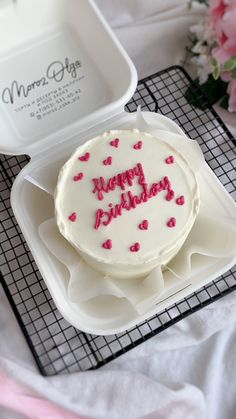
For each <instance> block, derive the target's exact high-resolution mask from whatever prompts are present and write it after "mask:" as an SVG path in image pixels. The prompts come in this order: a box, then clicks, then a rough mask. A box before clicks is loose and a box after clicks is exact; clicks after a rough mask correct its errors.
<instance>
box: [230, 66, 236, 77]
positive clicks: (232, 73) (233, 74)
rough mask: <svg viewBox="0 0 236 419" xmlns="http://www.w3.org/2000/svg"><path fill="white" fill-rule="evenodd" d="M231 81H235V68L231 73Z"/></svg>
mask: <svg viewBox="0 0 236 419" xmlns="http://www.w3.org/2000/svg"><path fill="white" fill-rule="evenodd" d="M231 75H232V77H233V79H236V68H234V69H233V70H232V72H231Z"/></svg>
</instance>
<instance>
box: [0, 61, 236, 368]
mask: <svg viewBox="0 0 236 419" xmlns="http://www.w3.org/2000/svg"><path fill="white" fill-rule="evenodd" d="M189 85H191V88H192V91H193V93H194V95H195V96H196V99H197V100H198V101H199V102H207V100H206V98H205V96H204V95H203V94H202V93H201V91H200V90H199V88H198V87H197V86H196V85H195V84H194V82H193V81H191V79H190V78H189V76H188V75H187V73H186V72H185V71H184V70H183V69H182V68H181V67H176V66H175V67H170V68H169V69H167V70H164V71H161V72H159V73H157V74H154V75H152V76H150V77H147V78H145V79H143V80H141V81H140V82H139V84H138V87H137V91H136V93H135V94H134V97H133V98H132V100H131V101H130V102H129V103H128V104H127V110H128V111H130V112H132V111H135V110H136V108H137V105H139V104H141V106H142V109H143V110H150V111H158V112H160V113H162V114H164V115H166V116H168V117H170V118H171V119H173V120H174V121H176V122H177V123H178V124H179V125H180V126H181V127H182V128H183V130H184V131H185V132H186V133H187V135H188V136H189V137H191V138H193V139H196V140H197V141H198V142H199V144H200V146H201V148H202V150H203V153H204V155H205V159H206V160H207V162H208V163H209V165H210V167H211V168H212V170H213V171H214V172H215V174H216V175H217V176H218V178H219V179H220V181H221V182H222V184H223V185H224V186H225V188H226V189H227V191H228V192H229V193H230V194H231V195H232V197H233V198H234V199H235V198H236V173H235V167H236V157H235V154H234V151H233V146H234V142H235V140H234V139H233V138H232V136H231V134H230V133H229V131H228V130H227V128H226V127H225V125H224V124H223V123H222V121H221V120H220V118H219V117H218V116H217V114H216V113H215V112H214V110H213V109H209V108H208V110H206V111H204V112H202V111H199V110H198V109H196V108H193V107H192V106H191V105H189V104H188V103H187V101H186V99H185V97H184V92H185V91H186V89H187V87H188V86H189ZM28 161H29V159H28V157H27V156H18V157H15V156H14V157H12V156H11V157H9V156H0V191H1V201H0V214H1V225H0V269H1V272H2V276H1V282H2V285H3V288H4V290H5V292H6V295H7V297H8V299H9V302H10V304H11V307H12V309H13V311H14V313H15V315H16V317H17V320H18V322H19V324H20V327H21V329H22V331H23V333H24V335H25V337H26V339H27V342H28V344H29V346H30V348H31V351H32V353H33V355H34V358H35V361H36V363H37V365H38V367H39V369H40V371H41V373H42V374H43V375H54V374H59V373H65V372H76V371H84V370H88V369H95V368H98V367H100V366H101V365H104V364H106V363H107V362H108V361H110V360H112V359H114V358H116V357H117V356H119V355H121V354H123V353H125V352H127V351H128V350H130V349H131V348H133V347H135V346H137V345H138V344H140V343H141V342H144V341H145V340H147V339H148V338H150V337H151V336H154V335H156V334H158V333H160V332H161V331H162V330H164V329H166V328H167V327H169V326H171V325H173V324H174V323H176V322H178V321H179V320H181V319H183V318H184V317H186V316H188V315H189V314H191V313H193V312H195V311H197V310H199V309H201V308H202V307H204V306H206V305H207V304H209V303H211V302H213V301H215V300H216V299H218V298H220V297H222V296H224V295H225V294H227V293H229V292H231V291H233V290H235V289H236V269H235V268H234V269H232V270H231V271H229V272H227V273H226V274H224V275H223V276H221V277H220V278H218V279H216V280H215V281H213V282H211V283H209V284H208V285H207V286H205V287H203V288H201V289H200V290H199V291H197V292H195V293H194V294H191V295H190V296H189V297H187V298H185V299H183V300H181V301H180V302H179V303H178V304H175V305H172V306H171V307H170V308H168V309H167V310H165V311H162V312H161V313H159V314H158V315H155V316H153V317H152V318H150V319H148V320H147V321H145V322H143V323H141V324H139V325H138V326H136V327H134V328H132V329H131V330H128V331H126V332H124V333H121V334H118V335H114V336H106V337H105V336H104V337H103V336H94V335H89V334H85V333H83V332H81V331H79V330H76V329H75V328H74V327H72V326H71V325H70V324H68V323H67V322H66V320H65V319H64V318H63V317H62V316H61V314H60V313H59V312H58V310H57V309H56V307H55V305H54V302H53V300H52V298H51V296H50V294H49V292H48V290H47V287H46V285H45V283H44V281H43V279H42V277H41V275H40V273H39V271H38V269H37V266H36V264H35V262H34V260H33V257H32V255H31V253H30V251H29V249H28V246H27V244H26V242H25V239H24V237H23V235H22V233H21V231H20V228H19V226H18V225H17V222H16V220H15V218H14V216H13V213H12V210H11V206H10V189H11V185H12V183H13V181H14V179H15V177H16V175H17V174H18V173H19V172H20V170H21V169H22V168H23V167H24V166H25V165H26V164H27V162H28Z"/></svg>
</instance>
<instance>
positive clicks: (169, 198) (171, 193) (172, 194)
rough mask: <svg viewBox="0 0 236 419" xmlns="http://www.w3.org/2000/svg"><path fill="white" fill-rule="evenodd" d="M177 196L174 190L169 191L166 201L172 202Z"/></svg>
mask: <svg viewBox="0 0 236 419" xmlns="http://www.w3.org/2000/svg"><path fill="white" fill-rule="evenodd" d="M174 196H175V193H174V191H172V189H169V190H168V192H167V195H166V200H167V201H171V200H172V199H173V198H174Z"/></svg>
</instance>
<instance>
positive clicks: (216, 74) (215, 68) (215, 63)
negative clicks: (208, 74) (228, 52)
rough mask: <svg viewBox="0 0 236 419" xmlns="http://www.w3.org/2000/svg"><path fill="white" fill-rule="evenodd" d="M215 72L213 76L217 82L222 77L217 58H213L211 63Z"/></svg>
mask: <svg viewBox="0 0 236 419" xmlns="http://www.w3.org/2000/svg"><path fill="white" fill-rule="evenodd" d="M211 64H212V67H213V70H212V76H213V79H214V80H217V79H218V78H219V77H220V63H219V61H217V60H216V59H215V58H212V61H211Z"/></svg>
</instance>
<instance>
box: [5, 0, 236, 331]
mask: <svg viewBox="0 0 236 419" xmlns="http://www.w3.org/2000/svg"><path fill="white" fill-rule="evenodd" d="M136 85H137V74H136V70H135V68H134V66H133V64H132V62H131V61H130V59H129V57H128V56H127V54H126V53H125V51H124V50H123V48H122V47H121V46H120V44H119V43H118V41H117V40H116V38H115V37H114V35H113V33H112V32H111V31H110V29H109V27H108V26H107V24H106V22H105V21H104V19H103V18H102V16H101V14H100V12H99V11H98V10H97V8H96V7H95V5H94V3H93V2H92V1H91V0H70V1H68V0H67V1H66V0H40V1H38V0H18V1H17V3H15V2H14V3H12V2H11V1H3V2H0V151H1V152H2V153H5V154H28V155H29V156H30V158H31V161H30V163H29V164H28V165H27V166H26V167H25V168H24V169H23V170H22V171H21V173H20V174H19V175H18V177H17V179H16V180H15V182H14V185H13V189H12V195H11V202H12V207H13V210H14V213H15V216H16V218H17V221H18V223H19V225H20V227H21V229H22V232H23V234H24V236H25V238H26V240H27V243H28V245H29V248H30V250H31V252H32V254H33V256H34V258H35V261H36V263H37V265H38V267H39V270H40V271H41V273H42V276H43V278H44V280H45V282H46V284H47V286H48V289H49V291H50V293H51V295H52V297H53V299H54V301H55V303H56V305H57V307H58V309H59V310H60V312H61V313H62V315H63V316H64V317H65V318H66V319H67V320H68V321H69V322H70V323H72V324H73V325H74V326H75V327H77V328H79V329H81V330H84V331H87V332H90V333H95V334H104V335H105V334H112V333H116V332H119V331H122V330H125V329H127V328H128V327H131V326H133V325H135V324H137V323H139V322H141V321H143V320H145V318H148V317H150V316H151V315H153V314H155V313H157V312H159V311H161V310H162V309H164V308H166V307H167V306H168V305H170V304H172V303H173V302H176V301H177V300H178V299H180V298H182V297H183V296H185V295H187V294H189V293H191V292H193V291H194V290H196V289H197V288H199V287H200V286H202V285H203V284H205V283H207V282H209V281H210V280H211V279H214V278H215V277H217V276H218V275H219V274H220V273H223V272H224V271H226V270H227V269H228V268H229V267H230V266H232V264H233V262H234V260H233V259H232V257H231V258H228V259H227V258H225V259H224V260H223V261H222V260H220V261H214V263H213V262H211V263H208V264H207V265H204V266H196V269H195V271H194V272H193V274H192V277H191V279H190V280H189V281H188V283H183V282H179V283H177V284H176V283H175V282H173V278H171V275H169V274H168V275H167V277H166V278H165V280H166V289H165V292H164V294H163V295H162V296H161V299H160V301H157V302H156V305H155V306H154V307H152V308H151V309H150V311H149V312H148V313H145V315H143V316H138V315H137V312H136V311H135V310H134V309H133V308H132V307H131V306H130V305H129V304H128V303H127V301H125V300H124V299H116V298H114V297H107V296H104V297H99V298H98V299H97V301H96V303H95V304H94V302H93V301H92V300H91V301H88V302H86V303H80V304H75V303H72V302H71V301H69V300H68V297H67V291H66V290H67V284H68V278H69V276H68V270H67V269H66V267H65V266H64V265H62V264H61V263H60V262H59V261H58V260H57V259H56V258H55V257H54V256H53V255H52V254H50V253H49V252H48V250H47V249H46V247H45V246H44V244H43V242H42V241H41V240H40V237H39V233H38V228H39V225H40V224H41V223H42V222H43V221H46V220H47V219H49V218H51V217H52V215H53V213H54V208H53V200H52V198H51V196H50V195H49V194H48V193H46V192H44V191H42V189H40V188H38V187H37V186H35V185H36V184H37V179H40V184H44V179H45V183H46V184H47V185H49V189H50V184H51V185H52V186H51V191H52V189H53V185H55V179H56V177H57V174H58V171H59V169H60V167H61V166H62V165H63V163H64V162H65V161H66V160H67V158H68V157H69V155H70V154H71V152H72V151H73V150H74V149H75V148H76V147H77V146H78V145H79V144H81V143H82V142H84V141H86V140H88V139H90V138H92V137H94V136H95V135H97V134H99V133H101V132H104V131H106V130H108V129H125V128H130V126H131V125H132V124H133V123H134V115H132V114H127V113H126V112H125V111H124V106H125V104H126V103H127V102H128V101H129V99H130V98H131V97H132V95H133V93H134V91H135V89H136ZM146 117H147V119H148V120H149V121H150V122H151V123H152V124H153V125H154V126H156V127H158V128H160V129H165V130H170V131H173V132H176V133H181V134H182V131H181V129H180V128H179V127H178V126H176V124H174V123H172V122H171V121H170V120H168V119H167V118H165V117H162V116H160V115H157V114H153V113H147V115H146ZM201 176H202V188H203V189H204V188H206V187H207V188H208V193H207V204H209V205H212V206H213V207H214V208H218V209H219V211H220V212H221V213H222V214H223V215H226V216H229V215H233V212H234V208H233V204H232V201H231V200H230V197H229V196H228V194H227V193H226V192H225V191H224V189H223V188H222V186H221V185H220V183H219V182H218V180H217V179H216V177H215V176H214V175H213V173H212V172H211V170H210V169H209V168H208V167H207V165H206V166H205V167H204V170H203V171H202V174H201ZM29 179H31V182H29ZM32 179H33V183H34V184H33V183H32ZM209 191H210V192H209ZM199 273H201V275H199Z"/></svg>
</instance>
